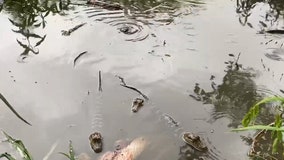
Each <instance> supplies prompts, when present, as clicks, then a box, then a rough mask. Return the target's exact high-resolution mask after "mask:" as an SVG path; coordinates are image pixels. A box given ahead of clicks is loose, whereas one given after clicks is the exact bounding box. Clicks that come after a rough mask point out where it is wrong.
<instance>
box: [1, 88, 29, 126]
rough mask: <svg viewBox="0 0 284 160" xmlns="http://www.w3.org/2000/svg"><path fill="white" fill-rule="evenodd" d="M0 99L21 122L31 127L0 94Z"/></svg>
mask: <svg viewBox="0 0 284 160" xmlns="http://www.w3.org/2000/svg"><path fill="white" fill-rule="evenodd" d="M0 99H1V100H2V101H3V102H4V103H5V104H6V105H7V106H8V108H9V109H10V110H11V111H12V112H13V113H14V114H15V115H16V116H17V117H18V118H20V119H21V120H22V121H24V122H25V123H27V124H28V125H30V126H31V124H30V123H29V122H28V121H26V120H25V119H24V118H23V117H21V116H20V115H19V114H18V113H17V111H16V110H15V109H14V108H13V107H12V106H11V104H10V103H9V102H8V101H7V99H6V98H5V97H4V96H3V95H2V94H1V93H0Z"/></svg>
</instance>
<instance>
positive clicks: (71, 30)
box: [61, 23, 87, 36]
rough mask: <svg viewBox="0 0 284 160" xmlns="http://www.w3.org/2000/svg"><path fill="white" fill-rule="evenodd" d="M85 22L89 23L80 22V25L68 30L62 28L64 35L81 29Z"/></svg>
mask: <svg viewBox="0 0 284 160" xmlns="http://www.w3.org/2000/svg"><path fill="white" fill-rule="evenodd" d="M85 24H87V23H82V24H79V25H77V26H75V27H73V28H71V29H69V30H67V31H65V30H62V31H61V33H62V35H63V36H70V34H71V33H72V32H74V31H76V30H77V29H79V28H80V27H82V26H84V25H85Z"/></svg>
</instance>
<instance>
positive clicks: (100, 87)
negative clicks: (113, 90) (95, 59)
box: [99, 71, 103, 92]
mask: <svg viewBox="0 0 284 160" xmlns="http://www.w3.org/2000/svg"><path fill="white" fill-rule="evenodd" d="M99 91H100V92H102V91H103V89H102V76H101V71H99Z"/></svg>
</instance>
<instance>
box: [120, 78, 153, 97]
mask: <svg viewBox="0 0 284 160" xmlns="http://www.w3.org/2000/svg"><path fill="white" fill-rule="evenodd" d="M116 77H118V78H119V79H120V81H121V84H120V85H121V86H123V87H126V88H129V89H132V90H134V91H136V92H138V93H139V94H140V95H141V96H142V97H143V98H145V99H146V100H149V98H148V97H147V96H146V95H145V94H143V93H142V92H141V91H139V90H138V89H136V88H134V87H131V86H128V85H126V83H125V82H124V79H123V78H122V77H120V76H118V75H116Z"/></svg>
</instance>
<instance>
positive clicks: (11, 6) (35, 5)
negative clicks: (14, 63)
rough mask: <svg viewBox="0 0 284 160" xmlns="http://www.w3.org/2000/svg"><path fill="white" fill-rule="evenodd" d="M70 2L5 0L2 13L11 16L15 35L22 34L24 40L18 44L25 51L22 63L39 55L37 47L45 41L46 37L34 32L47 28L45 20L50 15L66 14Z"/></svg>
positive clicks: (22, 54)
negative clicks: (29, 57) (31, 56)
mask: <svg viewBox="0 0 284 160" xmlns="http://www.w3.org/2000/svg"><path fill="white" fill-rule="evenodd" d="M69 4H70V1H69V0H68V1H62V0H59V1H39V0H17V1H14V0H4V1H3V3H2V4H1V5H0V11H2V12H5V13H8V14H10V15H11V17H10V18H9V21H10V22H11V24H12V25H13V26H15V28H17V29H12V31H13V32H14V33H17V34H20V35H21V36H23V37H24V40H22V41H20V40H19V39H17V40H16V41H17V43H18V44H19V45H20V46H21V47H22V48H23V49H24V51H23V52H22V53H21V54H20V59H19V60H20V61H22V60H24V59H25V58H26V57H27V56H28V55H29V54H30V53H33V54H38V53H39V50H38V49H37V47H38V46H39V45H40V44H41V43H42V42H43V41H44V40H45V38H46V35H39V34H37V33H36V32H35V31H34V30H35V29H37V28H42V29H44V28H45V27H46V21H45V18H46V17H47V16H48V15H49V14H50V13H53V14H64V12H63V11H64V10H68V9H69V7H68V6H69Z"/></svg>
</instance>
